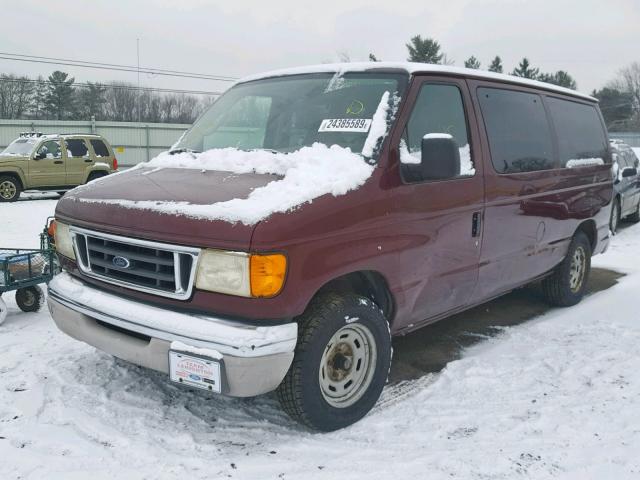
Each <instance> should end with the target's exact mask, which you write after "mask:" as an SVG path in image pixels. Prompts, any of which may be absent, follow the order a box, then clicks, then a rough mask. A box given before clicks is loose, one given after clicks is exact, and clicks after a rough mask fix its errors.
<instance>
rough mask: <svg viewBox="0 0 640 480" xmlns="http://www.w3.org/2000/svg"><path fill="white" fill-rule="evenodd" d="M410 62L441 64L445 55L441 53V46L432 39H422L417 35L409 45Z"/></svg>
mask: <svg viewBox="0 0 640 480" xmlns="http://www.w3.org/2000/svg"><path fill="white" fill-rule="evenodd" d="M406 45H407V50H409V58H408V59H407V60H408V61H410V62H421V63H434V64H437V65H439V64H441V63H442V57H443V54H442V53H441V52H440V44H439V43H438V42H437V41H435V40H434V39H432V38H424V39H423V38H422V37H421V36H420V35H416V36H415V37H412V38H411V42H410V43H407V44H406Z"/></svg>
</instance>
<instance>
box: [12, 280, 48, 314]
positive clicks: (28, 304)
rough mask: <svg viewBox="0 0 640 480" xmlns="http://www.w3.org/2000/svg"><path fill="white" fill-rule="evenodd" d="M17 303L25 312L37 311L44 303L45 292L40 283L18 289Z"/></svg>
mask: <svg viewBox="0 0 640 480" xmlns="http://www.w3.org/2000/svg"><path fill="white" fill-rule="evenodd" d="M16 303H17V304H18V307H20V310H22V311H23V312H37V311H38V310H40V309H41V308H42V305H44V292H43V291H42V289H41V288H40V287H39V286H38V285H34V286H32V287H24V288H19V289H18V290H16Z"/></svg>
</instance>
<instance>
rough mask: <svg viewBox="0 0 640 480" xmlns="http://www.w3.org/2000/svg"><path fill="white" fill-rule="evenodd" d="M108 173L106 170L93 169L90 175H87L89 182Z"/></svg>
mask: <svg viewBox="0 0 640 480" xmlns="http://www.w3.org/2000/svg"><path fill="white" fill-rule="evenodd" d="M108 174H109V172H107V171H105V170H93V171H92V172H89V175H88V176H87V182H90V181H91V180H95V179H96V178H102V177H106V176H107V175H108Z"/></svg>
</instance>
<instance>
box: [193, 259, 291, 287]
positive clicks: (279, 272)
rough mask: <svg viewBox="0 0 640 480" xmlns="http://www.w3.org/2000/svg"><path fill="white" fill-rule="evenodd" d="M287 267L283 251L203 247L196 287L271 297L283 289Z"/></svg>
mask: <svg viewBox="0 0 640 480" xmlns="http://www.w3.org/2000/svg"><path fill="white" fill-rule="evenodd" d="M286 271H287V259H286V257H285V256H284V255H282V254H269V255H249V254H247V253H240V252H226V251H222V250H203V251H202V253H201V254H200V260H199V262H198V272H197V275H196V288H199V289H201V290H209V291H211V292H218V293H227V294H230V295H239V296H242V297H273V296H274V295H277V294H278V293H279V292H280V290H281V289H282V286H283V285H284V279H285V274H286Z"/></svg>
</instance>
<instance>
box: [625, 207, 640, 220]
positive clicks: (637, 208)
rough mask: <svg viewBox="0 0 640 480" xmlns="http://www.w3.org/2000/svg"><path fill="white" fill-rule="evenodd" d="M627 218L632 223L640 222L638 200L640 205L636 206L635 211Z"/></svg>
mask: <svg viewBox="0 0 640 480" xmlns="http://www.w3.org/2000/svg"><path fill="white" fill-rule="evenodd" d="M627 220H628V221H630V222H632V223H638V222H640V202H638V206H637V207H636V209H635V211H634V212H633V213H632V214H631V215H629V216H628V217H627Z"/></svg>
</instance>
